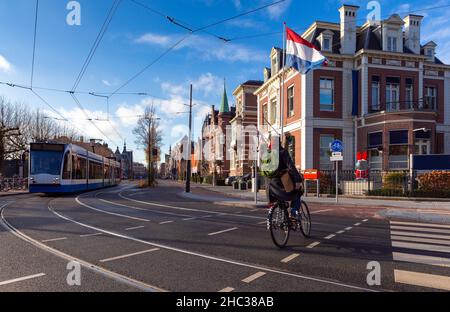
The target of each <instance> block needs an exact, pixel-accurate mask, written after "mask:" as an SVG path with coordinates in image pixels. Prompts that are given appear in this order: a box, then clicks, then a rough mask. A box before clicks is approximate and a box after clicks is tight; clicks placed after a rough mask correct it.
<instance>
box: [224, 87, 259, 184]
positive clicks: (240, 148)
mask: <svg viewBox="0 0 450 312" xmlns="http://www.w3.org/2000/svg"><path fill="white" fill-rule="evenodd" d="M262 84H263V81H257V80H249V81H246V82H244V83H243V84H241V85H239V86H238V87H237V88H236V90H234V92H233V96H234V98H235V103H236V115H235V117H234V118H233V119H232V120H231V122H230V124H231V150H230V176H239V177H240V176H243V175H245V174H247V173H250V172H251V171H252V168H251V167H252V165H253V162H252V161H251V160H250V159H254V158H255V157H253V158H251V157H250V156H251V154H250V153H252V151H251V150H250V147H251V145H250V141H249V140H250V137H252V136H255V135H256V129H257V124H258V98H257V97H256V96H255V95H254V93H255V91H256V90H257V89H258V88H259V87H261V86H262ZM252 128H253V129H254V130H252ZM253 152H254V151H253Z"/></svg>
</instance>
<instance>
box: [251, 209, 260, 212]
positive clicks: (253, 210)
mask: <svg viewBox="0 0 450 312" xmlns="http://www.w3.org/2000/svg"><path fill="white" fill-rule="evenodd" d="M255 211H259V209H252V210H250V212H255Z"/></svg>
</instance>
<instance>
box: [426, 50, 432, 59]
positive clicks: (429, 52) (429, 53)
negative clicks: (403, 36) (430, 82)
mask: <svg viewBox="0 0 450 312" xmlns="http://www.w3.org/2000/svg"><path fill="white" fill-rule="evenodd" d="M426 54H427V56H428V57H433V49H427V52H426Z"/></svg>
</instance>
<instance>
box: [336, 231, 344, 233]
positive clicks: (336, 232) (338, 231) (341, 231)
mask: <svg viewBox="0 0 450 312" xmlns="http://www.w3.org/2000/svg"><path fill="white" fill-rule="evenodd" d="M344 233H345V231H337V232H336V234H344Z"/></svg>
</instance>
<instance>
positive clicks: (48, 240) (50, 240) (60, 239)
mask: <svg viewBox="0 0 450 312" xmlns="http://www.w3.org/2000/svg"><path fill="white" fill-rule="evenodd" d="M66 239H67V237H59V238H52V239H45V240H43V241H41V242H42V243H49V242H57V241H62V240H66Z"/></svg>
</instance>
